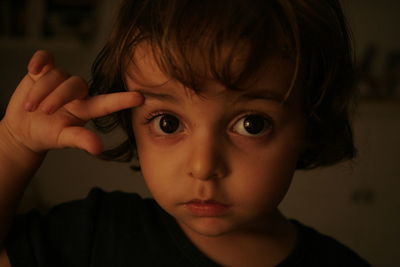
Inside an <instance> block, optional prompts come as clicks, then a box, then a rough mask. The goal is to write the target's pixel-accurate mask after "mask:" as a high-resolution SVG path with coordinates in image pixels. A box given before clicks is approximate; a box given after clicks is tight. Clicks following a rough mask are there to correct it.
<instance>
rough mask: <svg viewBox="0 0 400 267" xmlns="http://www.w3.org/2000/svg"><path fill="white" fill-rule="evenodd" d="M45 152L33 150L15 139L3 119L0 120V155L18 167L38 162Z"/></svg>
mask: <svg viewBox="0 0 400 267" xmlns="http://www.w3.org/2000/svg"><path fill="white" fill-rule="evenodd" d="M45 155H46V152H35V151H33V150H31V149H30V148H28V147H27V146H26V145H25V144H23V143H22V142H20V141H19V140H17V138H15V137H14V136H13V134H12V133H11V132H10V131H9V129H8V128H7V126H6V125H5V123H4V121H0V157H1V158H3V159H7V161H9V162H11V163H15V164H17V165H20V167H30V166H35V165H38V164H40V162H41V161H42V160H43V158H44V157H45Z"/></svg>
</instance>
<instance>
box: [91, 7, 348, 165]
mask: <svg viewBox="0 0 400 267" xmlns="http://www.w3.org/2000/svg"><path fill="white" fill-rule="evenodd" d="M143 41H146V42H148V43H149V44H150V45H151V47H152V49H153V52H154V54H155V55H157V57H156V59H157V61H158V64H159V66H160V68H161V70H163V71H164V72H165V73H166V74H167V75H168V76H169V77H171V78H172V79H175V80H177V81H179V82H181V83H182V84H184V85H185V86H187V87H188V88H191V89H193V90H201V89H199V88H198V87H197V81H196V77H197V74H196V70H195V69H194V68H193V67H192V64H191V56H192V53H193V50H194V49H199V50H201V52H202V54H203V55H205V57H206V59H207V60H206V61H207V64H208V69H209V70H210V73H211V75H212V78H213V79H215V80H216V81H219V82H220V83H221V84H223V85H225V86H226V87H227V88H233V89H235V88H238V85H239V84H240V83H241V82H243V81H246V80H247V79H248V78H250V76H251V75H254V74H255V73H259V72H260V71H261V70H262V68H261V66H262V65H263V64H264V63H265V62H266V61H267V59H268V58H269V56H271V55H272V54H274V53H282V55H283V54H284V55H286V56H289V57H290V58H292V59H293V62H294V64H295V72H294V75H293V79H292V86H291V88H293V87H295V86H296V87H299V88H300V89H301V90H302V93H303V95H304V112H305V115H306V117H307V119H308V134H307V138H308V148H307V149H306V151H305V152H304V153H303V154H302V155H301V156H300V159H299V162H298V166H297V167H298V169H311V168H315V167H318V166H327V165H332V164H334V163H337V162H339V161H342V160H345V159H351V158H353V157H354V156H355V148H354V145H353V135H352V130H351V127H350V120H349V114H350V113H349V112H350V104H351V100H352V96H353V86H352V81H353V51H352V46H351V42H350V38H349V32H348V29H347V26H346V22H345V18H344V15H343V12H342V9H341V6H340V3H339V1H338V0H324V1H321V0H275V1H273V0H253V1H250V2H249V1H247V0H231V1H229V4H227V2H226V1H222V0H202V1H196V0H195V1H193V0H125V1H123V3H122V6H121V8H120V11H119V15H118V18H117V22H116V25H115V27H114V31H113V32H112V34H111V37H110V39H109V41H108V42H107V43H106V45H105V46H104V48H103V49H102V51H101V52H100V54H99V55H98V57H97V58H96V60H95V62H94V64H93V68H92V82H91V86H90V93H91V95H97V94H104V93H112V92H117V91H123V90H126V88H125V85H124V75H125V74H126V66H127V64H128V63H129V62H131V61H132V53H133V51H134V49H135V47H136V46H137V45H138V44H139V43H141V42H143ZM243 41H245V43H246V47H247V45H248V51H247V52H248V53H246V61H245V64H244V65H243V67H242V68H241V69H240V72H239V73H232V71H231V69H232V68H231V67H230V66H231V64H232V60H233V58H234V56H235V53H236V52H237V51H239V50H240V45H241V44H243ZM226 44H230V46H229V47H230V48H229V51H228V55H229V56H228V57H227V58H224V59H223V60H221V58H220V55H221V54H222V53H221V51H222V49H225V50H224V52H225V53H226ZM133 63H134V62H133ZM291 88H289V90H288V93H290V90H291ZM94 122H95V125H96V127H97V128H98V129H99V130H100V131H101V132H110V131H112V130H114V129H115V128H116V127H118V126H121V127H122V129H123V130H124V132H125V133H126V135H127V139H126V140H125V141H124V142H122V143H121V144H120V145H118V146H117V147H115V148H113V149H110V150H107V151H105V152H103V155H102V156H103V158H105V159H110V160H120V161H129V160H131V159H132V157H133V156H134V153H135V138H134V136H133V131H132V125H131V113H130V111H129V110H124V111H120V112H117V113H114V114H111V115H109V116H107V117H104V118H98V119H95V120H94Z"/></svg>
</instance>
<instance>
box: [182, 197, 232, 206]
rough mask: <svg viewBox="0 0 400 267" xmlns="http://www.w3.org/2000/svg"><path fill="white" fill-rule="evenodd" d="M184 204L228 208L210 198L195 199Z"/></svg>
mask: <svg viewBox="0 0 400 267" xmlns="http://www.w3.org/2000/svg"><path fill="white" fill-rule="evenodd" d="M184 204H216V205H222V206H230V205H229V204H227V203H224V202H221V201H218V200H215V199H212V198H211V199H198V198H195V199H192V200H189V201H186V202H184Z"/></svg>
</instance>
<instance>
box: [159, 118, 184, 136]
mask: <svg viewBox="0 0 400 267" xmlns="http://www.w3.org/2000/svg"><path fill="white" fill-rule="evenodd" d="M154 123H155V124H158V125H157V126H158V127H159V128H160V130H161V131H162V132H163V133H166V134H172V133H174V132H176V131H177V130H178V129H179V126H180V122H179V120H178V118H177V117H175V116H172V115H169V114H164V115H161V116H158V117H157V118H155V119H154Z"/></svg>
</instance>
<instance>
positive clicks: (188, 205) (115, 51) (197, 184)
mask: <svg viewBox="0 0 400 267" xmlns="http://www.w3.org/2000/svg"><path fill="white" fill-rule="evenodd" d="M351 82H352V51H351V45H350V42H349V36H348V32H347V29H346V24H345V22H344V17H343V14H342V11H341V7H340V5H339V1H337V0H326V1H321V0H301V1H299V0H277V1H266V0H254V1H246V0H231V1H229V2H227V1H218V0H217V1H216V0H203V1H189V0H136V1H134V0H125V1H124V2H123V3H122V6H121V9H120V12H119V16H118V21H117V24H116V25H115V29H114V31H113V32H112V35H111V37H110V39H109V41H108V42H107V44H106V45H105V47H104V49H103V50H102V51H101V53H100V54H99V56H98V58H97V60H96V61H95V63H94V67H93V78H92V82H91V84H90V86H88V85H87V83H86V82H85V81H84V80H83V79H82V78H79V77H76V76H70V75H69V74H68V73H65V72H63V71H61V70H59V69H58V68H57V67H56V66H55V65H54V62H53V59H52V57H51V55H50V54H49V53H48V52H45V51H38V52H36V53H35V54H34V55H33V57H32V59H31V61H30V63H29V65H28V73H27V75H26V76H25V77H24V78H23V80H22V81H21V82H20V84H19V85H18V87H17V89H16V90H15V93H14V95H13V96H12V98H11V100H10V103H9V106H8V108H7V111H6V115H5V116H4V118H3V119H2V121H1V122H0V162H1V165H0V218H1V220H0V240H2V242H1V245H2V246H3V249H2V252H1V256H0V266H307V267H312V266H368V264H367V263H366V262H365V261H364V260H362V259H361V258H360V257H359V256H358V255H357V254H355V253H354V252H353V251H351V250H350V249H348V248H346V247H345V246H344V245H342V244H340V243H338V242H337V241H335V240H334V239H332V238H330V237H327V236H325V235H322V234H320V233H318V232H316V231H315V230H313V229H311V228H309V227H306V226H304V225H302V224H301V223H300V222H298V221H295V220H288V219H287V218H285V217H284V216H283V215H282V214H281V213H280V212H279V210H278V208H277V207H278V205H279V203H280V201H281V200H282V198H283V197H284V195H285V194H286V192H287V190H288V187H289V185H290V183H291V180H292V176H293V173H294V172H295V170H297V169H311V168H316V167H320V166H328V165H332V164H334V163H337V162H339V161H342V160H345V159H351V158H353V156H354V154H355V149H354V147H353V140H352V132H351V128H350V124H349V104H350V99H351V96H352V83H351ZM99 117H101V118H99ZM94 118H99V119H96V120H95V123H96V125H97V127H98V129H100V130H101V131H104V132H108V131H112V130H113V129H114V128H116V127H121V128H122V129H123V130H124V131H125V133H126V135H127V139H126V140H123V141H122V142H121V145H119V146H118V147H116V148H114V149H111V150H108V151H104V152H103V153H102V145H101V142H100V139H99V138H98V137H97V136H96V135H95V134H94V133H93V132H91V131H90V130H88V129H86V128H84V127H83V126H84V125H85V123H86V122H87V121H89V120H90V119H94ZM64 147H76V148H79V149H83V150H86V151H87V152H89V153H91V154H93V155H99V154H101V157H103V158H107V159H111V160H127V161H129V160H131V159H132V157H137V159H138V162H139V167H140V170H141V172H142V174H143V177H144V179H145V181H146V183H147V185H148V188H149V190H150V191H151V193H152V195H153V197H154V200H152V199H142V198H140V197H139V196H138V195H136V194H128V193H122V192H113V193H105V192H103V191H101V190H100V189H93V190H92V191H91V192H90V194H89V195H88V197H87V198H86V199H84V200H79V201H73V202H70V203H65V204H61V205H59V206H57V207H55V208H53V209H52V210H51V211H50V212H49V213H48V214H46V215H41V214H39V213H37V212H31V213H28V214H26V215H21V216H17V217H15V218H13V215H14V213H15V210H16V207H17V206H18V202H19V200H20V198H21V196H22V195H23V192H24V189H25V188H26V186H27V185H28V184H29V181H30V179H31V178H32V177H33V174H34V173H35V171H36V170H37V168H38V167H39V166H40V164H41V162H42V160H43V158H44V157H45V155H46V151H48V150H50V149H56V148H64ZM54 179H57V177H55V178H54Z"/></svg>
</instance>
